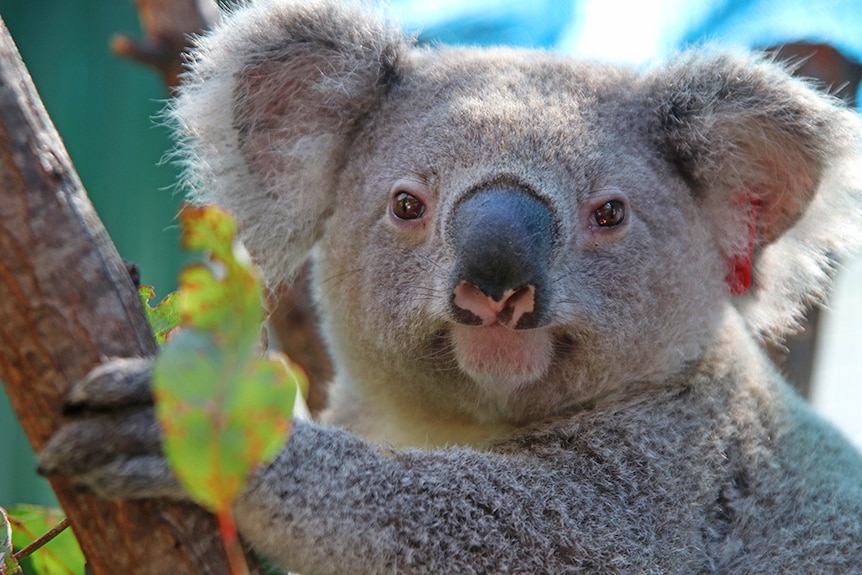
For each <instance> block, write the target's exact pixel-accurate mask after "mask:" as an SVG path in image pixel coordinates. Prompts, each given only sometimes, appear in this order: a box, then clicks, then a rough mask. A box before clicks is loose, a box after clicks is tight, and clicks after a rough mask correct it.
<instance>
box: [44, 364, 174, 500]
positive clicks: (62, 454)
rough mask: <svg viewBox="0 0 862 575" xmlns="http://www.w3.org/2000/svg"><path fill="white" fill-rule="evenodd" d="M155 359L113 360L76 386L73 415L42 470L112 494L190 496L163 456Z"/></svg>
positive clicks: (70, 409) (49, 448) (72, 393)
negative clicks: (155, 398) (154, 386)
mask: <svg viewBox="0 0 862 575" xmlns="http://www.w3.org/2000/svg"><path fill="white" fill-rule="evenodd" d="M151 372H152V359H113V360H110V361H108V362H106V363H103V364H101V365H99V366H98V367H96V368H95V369H93V371H91V372H90V373H89V374H88V375H87V377H85V378H84V379H83V380H81V381H80V382H78V383H76V384H75V385H73V386H72V389H71V390H70V392H69V397H68V400H67V405H66V413H67V415H69V416H70V417H69V420H68V422H67V423H65V424H64V425H63V426H62V427H61V428H60V429H59V430H58V431H57V433H55V434H54V436H53V437H52V438H51V439H50V440H49V441H48V443H47V444H46V445H45V447H44V449H42V452H41V453H40V454H39V472H40V473H41V474H43V475H54V474H56V475H62V476H65V477H67V478H69V479H70V480H71V481H72V482H73V483H75V484H76V485H78V486H80V487H82V488H85V489H88V490H90V491H93V492H94V493H96V494H98V495H100V496H102V497H105V498H109V499H130V498H145V497H171V498H174V499H183V498H185V496H184V494H183V491H182V489H181V488H180V486H179V484H178V482H177V481H176V478H175V477H174V475H173V473H171V471H170V469H169V468H168V464H167V461H165V459H164V456H163V455H162V448H161V445H162V442H161V432H160V431H159V427H158V424H157V423H156V420H155V416H154V411H153V404H152V395H151V393H150V374H151Z"/></svg>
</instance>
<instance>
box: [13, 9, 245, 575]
mask: <svg viewBox="0 0 862 575" xmlns="http://www.w3.org/2000/svg"><path fill="white" fill-rule="evenodd" d="M0 182H3V187H2V189H0V378H2V380H3V384H4V386H5V388H6V392H7V394H8V396H9V399H10V401H11V403H12V407H13V408H14V410H15V412H16V414H17V416H18V418H19V420H20V421H21V425H22V427H23V429H24V431H25V433H26V434H27V436H28V438H29V440H30V442H31V444H32V445H33V447H34V448H35V449H36V450H39V449H40V448H41V447H42V446H43V445H44V444H45V442H46V441H47V439H48V438H49V437H50V436H51V435H52V434H53V433H54V431H56V429H57V428H58V427H59V426H60V425H61V424H62V417H61V409H62V405H63V401H64V397H65V394H66V391H67V389H68V386H69V383H70V382H73V381H75V380H77V379H79V378H81V377H83V376H84V375H85V374H86V373H87V372H88V371H89V370H90V369H92V368H93V367H94V366H96V365H97V364H98V363H99V362H100V361H101V360H102V359H104V358H106V357H112V356H119V357H132V356H147V355H153V354H154V353H156V345H155V343H154V341H153V338H152V335H151V334H150V329H149V325H148V324H147V321H146V318H145V316H144V314H143V310H142V309H141V306H140V303H139V299H138V296H137V293H136V290H135V289H134V286H133V285H132V282H131V280H130V279H129V276H128V273H127V271H126V269H125V267H124V266H123V263H122V260H121V259H120V257H119V255H118V254H117V252H116V249H115V248H114V246H113V244H112V243H111V241H110V239H109V238H108V236H107V233H106V232H105V230H104V228H103V226H102V224H101V222H100V221H99V219H98V218H97V216H96V214H95V212H94V210H93V208H92V205H91V204H90V202H89V199H88V198H87V196H86V193H85V191H84V189H83V187H82V186H81V183H80V181H79V179H78V176H77V175H76V173H75V171H74V168H73V167H72V165H71V161H70V160H69V157H68V155H67V153H66V151H65V149H64V148H63V145H62V143H61V141H60V138H59V136H58V135H57V133H56V130H55V129H54V127H53V125H52V124H51V122H50V120H49V119H48V116H47V113H46V112H45V109H44V107H43V106H42V103H41V102H40V100H39V98H38V95H37V94H36V91H35V88H34V86H33V84H32V81H31V80H30V77H29V74H28V73H27V71H26V69H25V67H24V64H23V62H22V61H21V58H20V56H19V55H18V53H17V50H16V48H15V45H14V43H13V42H12V39H11V37H10V36H9V33H8V31H7V30H6V27H5V25H4V24H3V23H2V20H0ZM51 486H52V487H53V489H54V492H55V493H56V495H57V499H58V500H59V501H60V504H61V505H62V506H63V508H64V509H65V511H66V513H67V514H68V516H69V519H70V521H71V524H72V528H73V530H74V531H75V534H76V536H77V537H78V540H79V542H80V543H81V547H82V549H83V551H84V554H85V556H86V557H87V560H88V563H89V566H90V569H91V571H92V573H94V574H95V575H107V574H114V573H124V574H126V573H128V574H152V575H161V574H164V573H189V574H192V573H194V574H224V573H227V569H228V568H227V559H226V557H225V554H224V551H223V549H222V545H221V542H220V540H219V539H218V536H217V528H216V525H215V521H214V519H213V517H212V516H211V515H209V514H207V513H206V512H204V511H203V510H202V509H200V508H197V507H195V506H193V505H185V504H174V503H168V502H166V501H142V502H141V501H135V502H132V501H121V502H105V501H102V500H100V499H98V498H96V497H95V496H92V495H89V494H83V493H79V492H77V491H75V490H74V489H73V488H72V486H70V485H68V484H67V483H66V482H64V481H63V480H61V479H59V478H53V479H51Z"/></svg>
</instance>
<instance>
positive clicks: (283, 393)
mask: <svg viewBox="0 0 862 575" xmlns="http://www.w3.org/2000/svg"><path fill="white" fill-rule="evenodd" d="M180 221H181V222H182V223H183V225H184V226H185V232H184V236H183V242H184V245H186V246H189V247H193V248H195V249H202V250H205V251H206V253H207V254H208V261H207V263H206V264H197V265H193V266H190V267H188V268H187V269H185V270H184V271H183V272H182V274H181V276H180V294H181V295H180V297H179V309H180V315H181V317H182V329H180V330H179V332H178V333H177V334H176V335H175V336H174V337H173V338H172V339H171V340H170V342H169V343H168V344H166V345H165V346H164V347H163V349H162V352H161V354H160V355H159V356H158V358H157V360H156V364H155V367H154V371H153V392H154V394H155V397H156V414H157V417H158V419H159V422H160V424H161V425H162V428H163V430H164V436H165V452H166V455H167V458H168V461H169V462H170V464H171V466H172V468H173V469H174V471H175V473H176V474H177V477H178V478H179V480H180V482H181V483H182V484H183V485H184V487H185V488H186V489H187V490H188V492H189V493H190V494H191V496H192V497H193V498H194V499H195V500H197V501H198V502H199V503H201V504H202V505H204V506H205V507H207V508H208V509H210V510H211V511H213V512H216V513H220V512H224V511H225V510H229V509H230V507H231V506H232V503H233V501H234V499H235V498H236V497H237V496H238V495H239V494H240V493H241V491H242V489H243V488H244V486H245V482H246V479H247V477H248V475H249V474H250V473H251V471H253V470H254V469H255V468H256V467H257V466H258V465H260V464H262V463H264V462H265V461H267V460H269V459H270V458H272V457H273V456H274V455H275V454H276V453H277V451H278V449H279V448H280V447H281V446H282V445H283V443H284V441H285V439H286V436H287V433H288V430H289V428H290V422H291V414H292V411H293V404H294V401H295V399H296V394H297V389H298V385H297V384H298V381H299V378H301V377H302V375H301V374H300V372H298V371H297V370H296V369H295V368H294V367H292V366H290V365H289V364H288V362H287V361H285V360H280V359H271V358H265V357H262V350H261V349H260V345H259V341H260V329H261V328H260V324H261V322H262V321H263V318H264V314H263V310H262V309H261V301H262V295H261V292H262V287H261V284H260V281H259V279H258V277H257V275H256V274H255V272H254V270H253V269H252V267H251V264H250V262H249V261H248V258H247V256H246V255H245V252H244V250H243V249H242V248H241V246H240V245H239V244H238V242H237V240H236V238H235V233H236V225H235V224H234V223H233V220H231V219H230V218H229V217H228V216H227V215H226V214H225V213H224V212H221V211H218V210H216V209H215V208H213V207H204V208H186V209H185V210H183V212H182V214H181V216H180Z"/></svg>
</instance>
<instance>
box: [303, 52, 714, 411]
mask: <svg viewBox="0 0 862 575" xmlns="http://www.w3.org/2000/svg"><path fill="white" fill-rule="evenodd" d="M456 61H457V62H458V64H457V65H454V64H453V63H454V62H456ZM410 64H411V65H410V66H409V67H408V70H409V71H407V72H405V74H404V76H403V77H402V79H401V81H400V82H399V83H398V84H397V85H396V86H394V87H393V88H392V89H391V90H390V91H389V92H388V94H387V95H386V97H385V99H384V100H383V102H382V105H381V106H380V108H379V109H378V110H377V111H376V112H375V113H374V114H373V115H372V116H371V117H369V118H368V119H367V121H366V122H365V123H364V124H363V125H362V128H361V130H360V131H359V132H358V133H357V135H356V137H355V140H354V141H353V143H352V145H351V147H350V149H349V151H348V152H347V153H346V157H347V158H348V160H347V165H346V167H345V168H344V170H343V173H342V175H341V177H340V179H339V183H338V188H339V189H338V196H337V199H336V200H334V202H333V205H332V206H331V207H332V210H333V214H332V216H331V217H330V219H329V221H328V223H327V227H326V228H325V232H324V235H323V240H322V242H321V244H320V253H319V257H318V258H317V260H316V274H315V275H316V278H317V284H318V297H319V298H320V300H321V301H322V306H321V307H322V310H323V313H324V315H325V320H326V323H327V327H328V333H329V335H330V339H331V340H332V344H333V347H334V352H335V358H336V363H337V364H338V365H340V366H344V367H345V368H346V369H345V372H346V373H347V374H348V376H353V377H358V378H359V379H361V380H366V379H367V380H375V379H377V380H386V379H389V378H390V376H394V377H392V380H394V381H398V382H402V383H397V384H395V385H398V386H409V387H410V391H409V392H410V393H411V394H415V393H416V389H419V390H421V393H420V395H422V394H427V396H426V398H425V401H437V402H439V401H447V400H448V401H452V402H456V403H458V404H459V406H462V407H463V406H470V407H469V408H470V409H474V408H478V409H479V410H480V411H482V412H493V413H502V414H505V415H506V417H514V418H522V417H526V416H529V415H533V414H534V413H536V412H546V411H548V410H551V409H554V408H555V407H558V408H562V407H565V406H566V405H567V404H571V403H578V402H588V401H590V400H592V399H594V398H595V397H596V396H598V395H601V394H605V393H609V392H613V391H619V389H620V388H622V387H624V386H627V385H632V384H636V383H638V382H648V381H654V380H656V379H658V378H662V377H665V376H667V375H668V373H672V372H673V371H675V370H678V369H679V368H680V366H681V365H682V364H683V363H684V362H685V361H688V360H691V359H692V358H694V357H696V356H697V355H698V354H699V353H700V352H701V350H702V347H703V346H704V345H705V344H706V343H707V341H708V339H709V337H710V336H709V334H710V331H711V329H712V328H713V326H714V322H715V319H716V314H717V310H718V309H719V308H720V305H719V302H721V299H722V298H721V294H722V293H723V291H726V288H725V286H724V283H723V281H722V273H721V267H720V266H721V262H720V260H719V258H718V256H717V255H716V254H717V249H715V246H714V243H713V242H712V240H711V239H710V236H709V233H708V231H707V229H708V226H707V225H705V223H704V222H703V221H702V216H701V212H700V211H699V210H698V209H697V206H696V204H695V200H694V198H693V197H692V194H691V193H689V192H688V191H687V189H686V188H685V186H684V185H683V184H682V182H681V181H680V180H679V178H678V177H676V176H674V175H673V174H672V167H671V166H669V165H668V164H667V162H666V161H665V160H664V159H663V158H662V157H661V156H660V155H659V154H657V153H655V152H653V151H652V147H653V146H654V142H653V141H652V140H653V139H654V136H655V134H654V132H653V129H654V128H656V126H651V125H649V124H648V123H645V122H644V121H643V116H644V115H645V114H646V113H647V110H646V103H645V102H643V103H642V102H638V101H637V99H636V98H637V95H636V94H631V92H632V91H633V90H634V89H633V87H632V80H631V79H629V78H628V77H626V76H625V75H623V74H621V73H617V72H616V71H614V70H607V69H604V70H602V69H593V68H590V67H586V66H579V65H575V64H572V63H568V62H564V61H559V60H557V59H554V58H552V57H550V56H545V55H529V56H528V57H525V54H523V53H519V52H510V51H503V50H501V51H496V52H479V53H475V52H460V51H453V52H450V53H443V54H441V53H431V52H419V53H417V54H416V56H415V58H414V59H413V60H412V61H411V62H410ZM645 152H646V153H645ZM703 246H712V249H703ZM645 342H648V344H647V345H645ZM431 398H433V399H431Z"/></svg>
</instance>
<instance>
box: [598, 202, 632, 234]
mask: <svg viewBox="0 0 862 575" xmlns="http://www.w3.org/2000/svg"><path fill="white" fill-rule="evenodd" d="M593 218H594V219H595V222H596V224H597V225H598V226H599V227H601V228H612V227H614V226H618V225H620V224H621V223H623V220H625V219H626V208H625V206H624V205H623V203H622V202H621V201H619V200H611V201H609V202H605V203H604V204H603V205H602V206H601V207H599V208H598V209H597V210H596V211H595V212H593Z"/></svg>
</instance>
